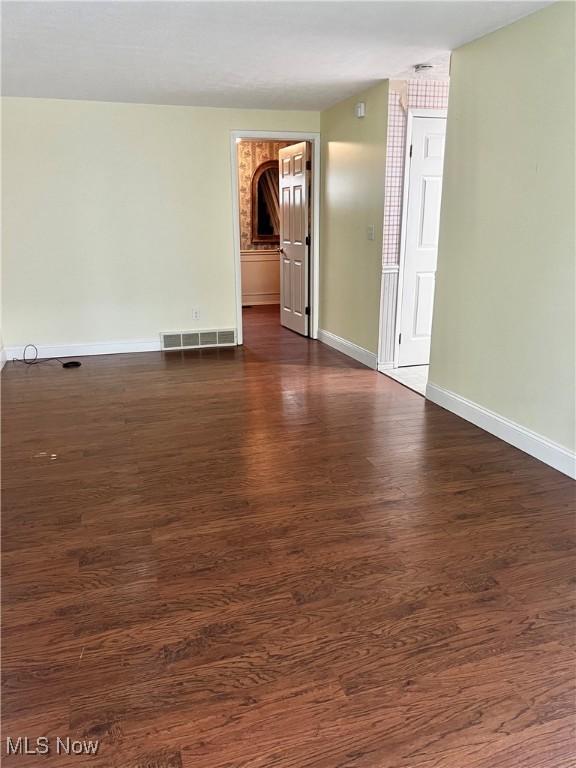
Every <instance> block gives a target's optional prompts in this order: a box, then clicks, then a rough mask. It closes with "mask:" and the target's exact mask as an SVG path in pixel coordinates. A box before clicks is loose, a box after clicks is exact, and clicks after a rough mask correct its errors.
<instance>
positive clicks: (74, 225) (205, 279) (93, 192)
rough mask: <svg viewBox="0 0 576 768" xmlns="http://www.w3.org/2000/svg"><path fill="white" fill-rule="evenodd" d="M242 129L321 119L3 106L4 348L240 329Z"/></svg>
mask: <svg viewBox="0 0 576 768" xmlns="http://www.w3.org/2000/svg"><path fill="white" fill-rule="evenodd" d="M236 129H238V130H242V129H245V130H251V129H252V130H271V131H277V130H286V131H288V130H294V131H317V130H318V129H319V114H318V113H314V112H279V111H260V110H229V109H202V108H192V107H171V106H150V105H136V104H111V103H98V102H79V101H58V100H42V99H5V100H4V105H3V287H4V301H3V323H2V326H3V335H4V344H5V345H6V346H7V347H10V346H13V345H14V346H15V345H20V344H24V343H27V342H33V343H35V344H40V345H50V344H54V345H57V344H73V343H91V342H110V341H117V340H132V339H157V338H158V333H159V332H160V331H162V330H175V329H193V328H224V327H234V326H235V288H234V286H235V283H234V256H233V240H232V237H233V223H232V189H231V172H230V131H231V130H236ZM194 308H196V309H199V310H200V312H201V316H200V320H198V321H194V320H192V310H193V309H194Z"/></svg>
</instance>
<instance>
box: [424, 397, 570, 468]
mask: <svg viewBox="0 0 576 768" xmlns="http://www.w3.org/2000/svg"><path fill="white" fill-rule="evenodd" d="M426 398H427V399H428V400H430V401H431V402H433V403H436V405H439V406H441V407H442V408H446V410H448V411H452V413H455V414H456V415H457V416H461V417H462V418H463V419H466V421H470V422H472V424H475V425H476V426H477V427H480V428H481V429H484V430H485V431H486V432H490V434H492V435H495V436H496V437H499V438H500V440H504V442H506V443H510V445H513V446H514V447H515V448H519V449H520V450H521V451H524V452H525V453H528V454H530V456H533V457H534V458H535V459H539V461H542V462H544V464H548V465H549V466H550V467H554V469H557V470H558V471H559V472H563V473H564V474H565V475H568V477H572V478H574V479H576V453H574V452H573V451H570V450H568V448H564V446H562V445H559V444H558V443H554V442H553V441H552V440H549V439H548V438H546V437H543V436H542V435H539V434H538V433H537V432H532V431H531V430H530V429H526V427H523V426H521V425H520V424H516V422H514V421H511V420H510V419H507V418H505V417H504V416H500V415H499V414H498V413H494V411H490V410H488V409H487V408H484V407H483V406H482V405H478V403H474V402H472V401H471V400H467V399H466V398H465V397H461V396H460V395H457V394H455V393H454V392H450V390H448V389H444V388H443V387H439V386H438V385H437V384H432V383H431V382H429V383H428V385H427V387H426Z"/></svg>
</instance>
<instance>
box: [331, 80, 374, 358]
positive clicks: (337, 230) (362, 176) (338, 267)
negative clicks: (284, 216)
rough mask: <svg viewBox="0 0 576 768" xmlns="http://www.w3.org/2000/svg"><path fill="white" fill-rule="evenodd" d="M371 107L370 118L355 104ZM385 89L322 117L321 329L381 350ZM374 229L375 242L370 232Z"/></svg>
mask: <svg viewBox="0 0 576 768" xmlns="http://www.w3.org/2000/svg"><path fill="white" fill-rule="evenodd" d="M358 101H365V102H366V117H364V118H362V119H358V118H356V116H355V114H354V105H355V104H356V103H357V102H358ZM387 114H388V82H387V81H385V82H382V83H380V84H378V85H376V86H374V87H373V88H371V89H370V90H368V91H365V92H364V93H360V94H358V95H356V96H354V97H353V98H351V99H347V100H346V101H343V102H341V103H339V104H337V105H336V106H334V107H332V108H331V109H328V110H326V111H325V112H322V114H321V120H320V122H321V132H322V167H323V173H322V204H321V246H320V247H321V263H320V274H321V277H320V328H322V329H323V330H325V331H330V332H331V333H333V334H335V335H336V336H340V337H341V338H344V339H346V340H347V341H351V342H353V343H354V344H357V345H358V346H360V347H363V348H364V349H367V350H368V351H370V352H374V353H375V352H376V350H377V347H378V316H379V302H380V276H381V262H382V218H383V211H384V173H385V164H386V125H387ZM370 224H374V226H375V237H374V240H373V241H370V240H368V239H367V227H368V226H369V225H370Z"/></svg>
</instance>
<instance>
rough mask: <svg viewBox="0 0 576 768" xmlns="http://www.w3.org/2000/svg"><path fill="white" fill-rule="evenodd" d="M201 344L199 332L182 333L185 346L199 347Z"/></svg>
mask: <svg viewBox="0 0 576 768" xmlns="http://www.w3.org/2000/svg"><path fill="white" fill-rule="evenodd" d="M199 345H200V334H199V333H193V332H190V333H183V334H182V346H183V347H198V346H199Z"/></svg>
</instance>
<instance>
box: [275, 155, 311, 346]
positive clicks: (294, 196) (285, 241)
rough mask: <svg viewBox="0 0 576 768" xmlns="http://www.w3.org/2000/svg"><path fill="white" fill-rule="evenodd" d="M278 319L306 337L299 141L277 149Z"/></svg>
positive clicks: (305, 165) (305, 210)
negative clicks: (278, 229) (278, 188)
mask: <svg viewBox="0 0 576 768" xmlns="http://www.w3.org/2000/svg"><path fill="white" fill-rule="evenodd" d="M279 173H280V322H281V323H282V325H284V326H285V327H286V328H289V329H290V330H291V331H296V333H301V334H302V335H303V336H308V331H309V328H308V324H309V323H308V321H309V317H310V315H309V313H310V309H309V307H310V304H309V300H308V291H309V253H310V148H309V145H308V142H306V141H302V142H300V143H298V144H292V145H291V146H289V147H284V148H283V149H281V150H280V152H279Z"/></svg>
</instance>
